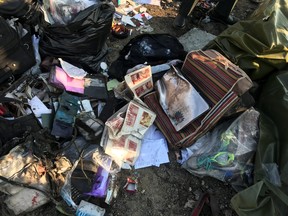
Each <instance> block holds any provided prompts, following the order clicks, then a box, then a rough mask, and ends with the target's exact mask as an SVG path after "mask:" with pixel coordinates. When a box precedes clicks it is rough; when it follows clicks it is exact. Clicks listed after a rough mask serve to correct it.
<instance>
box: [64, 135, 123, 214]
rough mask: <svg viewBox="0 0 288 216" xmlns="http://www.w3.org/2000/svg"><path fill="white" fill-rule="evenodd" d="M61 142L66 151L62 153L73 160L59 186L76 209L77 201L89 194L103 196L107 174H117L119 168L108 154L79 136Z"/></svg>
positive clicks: (66, 199)
mask: <svg viewBox="0 0 288 216" xmlns="http://www.w3.org/2000/svg"><path fill="white" fill-rule="evenodd" d="M64 145H65V146H64V148H65V149H66V150H65V151H64V152H63V154H64V155H65V156H66V157H67V158H68V159H69V160H70V161H71V163H73V167H72V168H71V170H69V172H68V173H67V175H66V179H65V183H64V186H63V187H62V188H61V196H62V198H63V199H64V200H65V202H66V203H67V204H68V205H69V206H71V207H72V208H73V209H74V210H76V209H77V206H78V204H79V203H80V201H81V200H85V199H87V198H89V196H91V195H92V196H98V195H99V196H98V197H105V195H106V194H107V187H108V177H109V175H110V173H117V172H119V171H120V168H119V167H115V166H114V165H115V164H113V161H112V159H111V157H110V156H109V155H106V154H105V153H104V150H103V149H102V147H100V146H99V145H92V144H88V143H87V142H86V140H85V139H84V138H82V137H78V138H77V139H76V140H75V141H73V142H67V143H65V144H64ZM69 145H70V146H69ZM68 146H69V148H68ZM97 174H98V175H97ZM83 176H84V178H83ZM74 177H75V178H74ZM79 177H80V178H79ZM78 179H80V180H78ZM87 182H88V183H87ZM89 182H92V184H90V183H89ZM86 183H87V184H86Z"/></svg>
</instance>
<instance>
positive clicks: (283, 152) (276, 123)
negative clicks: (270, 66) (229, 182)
mask: <svg viewBox="0 0 288 216" xmlns="http://www.w3.org/2000/svg"><path fill="white" fill-rule="evenodd" d="M257 108H258V109H259V110H260V112H261V115H260V122H259V123H260V138H259V143H258V146H257V152H256V159H255V178H254V182H255V184H254V185H253V186H251V187H249V188H247V189H245V190H243V191H241V192H239V193H238V194H236V195H235V196H234V197H233V198H232V199H231V203H232V206H233V208H234V209H235V211H236V212H237V213H238V215H241V216H265V215H267V216H274V215H275V216H276V215H277V216H278V215H281V216H282V215H283V216H284V215H285V216H286V215H288V127H287V123H288V70H286V71H282V72H278V73H277V74H274V75H272V76H270V77H269V79H268V80H267V82H266V83H265V85H264V86H263V90H262V92H261V96H260V98H259V101H258V103H257ZM271 163H276V164H277V165H278V171H279V173H280V179H281V187H278V186H276V185H274V184H272V183H271V182H269V180H268V177H267V172H266V174H265V171H264V170H263V168H262V165H263V164H271ZM268 173H269V172H268ZM269 174H271V173H269ZM272 177H275V176H272Z"/></svg>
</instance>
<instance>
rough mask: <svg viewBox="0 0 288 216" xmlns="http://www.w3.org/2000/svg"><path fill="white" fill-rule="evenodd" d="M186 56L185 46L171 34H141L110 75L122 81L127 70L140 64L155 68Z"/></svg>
mask: <svg viewBox="0 0 288 216" xmlns="http://www.w3.org/2000/svg"><path fill="white" fill-rule="evenodd" d="M186 54H187V52H185V50H184V47H183V45H182V44H181V43H180V42H179V40H178V39H177V38H176V37H174V36H172V35H170V34H141V35H138V36H136V37H134V38H133V39H131V40H130V41H129V42H128V44H126V45H125V46H124V48H123V49H122V50H121V51H120V53H119V57H118V59H116V60H115V61H114V62H112V64H111V66H110V68H109V71H108V74H109V76H110V77H113V78H117V79H118V80H121V81H122V80H123V78H124V76H125V75H126V73H127V70H128V69H130V68H132V67H134V66H136V65H138V64H145V63H146V64H148V65H151V66H153V65H158V64H163V63H166V62H167V61H168V60H173V59H180V60H184V59H185V57H186Z"/></svg>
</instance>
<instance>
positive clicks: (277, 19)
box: [204, 0, 288, 80]
mask: <svg viewBox="0 0 288 216" xmlns="http://www.w3.org/2000/svg"><path fill="white" fill-rule="evenodd" d="M287 23H288V1H286V0H266V1H265V2H264V3H263V4H261V5H260V6H259V7H258V8H257V10H255V11H254V13H253V14H252V15H251V16H250V17H249V18H248V19H246V20H243V21H240V22H238V23H236V24H234V25H233V26H230V27H228V28H227V29H226V30H225V31H223V32H222V33H221V34H220V35H218V36H217V37H216V38H215V39H214V40H212V41H211V42H210V43H208V44H207V45H206V46H205V48H204V49H215V50H218V51H219V52H221V53H222V54H224V55H226V57H227V58H229V59H230V60H231V61H232V62H233V63H235V64H236V65H238V66H239V67H240V68H241V69H243V70H244V71H245V72H246V73H247V74H248V75H249V76H250V78H251V79H252V80H259V79H264V78H266V76H267V75H269V74H270V73H272V72H274V71H275V70H279V69H283V67H284V66H285V65H286V63H287V62H288V55H287V50H288V40H287V30H288V25H287Z"/></svg>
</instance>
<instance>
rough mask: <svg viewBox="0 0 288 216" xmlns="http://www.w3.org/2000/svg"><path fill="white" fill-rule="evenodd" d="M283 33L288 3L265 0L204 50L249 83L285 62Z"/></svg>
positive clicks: (287, 35) (287, 38)
mask: <svg viewBox="0 0 288 216" xmlns="http://www.w3.org/2000/svg"><path fill="white" fill-rule="evenodd" d="M287 29H288V1H286V0H266V1H265V2H264V3H262V4H261V5H260V6H259V7H258V8H257V9H256V10H255V11H254V12H253V14H251V16H250V17H249V18H247V19H245V20H243V21H240V22H238V23H236V24H234V25H233V26H230V27H229V28H227V29H226V30H225V31H223V32H222V33H221V34H220V35H218V36H217V37H216V38H215V39H214V40H212V41H211V42H210V43H208V44H207V45H206V46H205V48H204V49H215V50H218V51H219V52H221V53H222V54H224V55H225V56H226V57H227V58H229V59H230V60H231V61H232V62H233V63H235V64H236V65H238V66H239V67H240V68H241V69H243V70H244V71H245V72H246V73H247V74H248V75H249V76H250V78H251V79H252V80H259V79H263V78H266V77H267V75H269V74H270V73H272V72H274V71H276V70H280V69H283V68H284V66H285V65H286V63H287V62H288V55H287V50H288V30H287ZM287 215H288V214H287Z"/></svg>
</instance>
